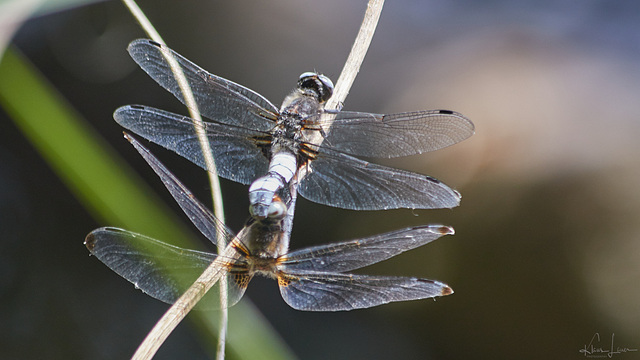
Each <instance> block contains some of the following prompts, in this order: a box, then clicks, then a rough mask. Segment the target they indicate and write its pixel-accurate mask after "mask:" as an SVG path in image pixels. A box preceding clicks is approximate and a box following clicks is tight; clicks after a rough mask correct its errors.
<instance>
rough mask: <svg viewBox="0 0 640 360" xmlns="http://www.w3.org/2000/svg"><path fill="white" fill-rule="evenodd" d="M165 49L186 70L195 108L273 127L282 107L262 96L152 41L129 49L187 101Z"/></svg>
mask: <svg viewBox="0 0 640 360" xmlns="http://www.w3.org/2000/svg"><path fill="white" fill-rule="evenodd" d="M162 49H165V50H167V51H168V52H169V53H171V54H172V55H173V57H174V59H175V60H176V62H177V63H178V65H179V66H180V68H181V69H182V71H183V72H184V75H185V77H186V79H187V82H188V83H189V87H190V88H191V91H192V92H193V95H194V98H195V102H196V104H197V106H198V108H197V109H192V110H196V111H199V112H200V113H201V114H202V115H204V116H205V117H208V118H209V119H212V120H216V121H218V122H221V123H225V124H230V125H235V126H241V127H246V128H249V129H255V130H261V131H268V130H269V129H271V128H272V127H273V125H274V121H275V119H276V118H277V112H278V110H277V108H276V107H275V106H274V105H273V104H272V103H271V102H269V100H267V99H265V98H264V97H263V96H262V95H260V94H258V93H256V92H254V91H252V90H250V89H247V88H246V87H244V86H242V85H239V84H236V83H234V82H232V81H229V80H227V79H224V78H221V77H219V76H216V75H213V74H211V73H209V72H207V71H206V70H204V69H202V68H200V67H199V66H198V65H196V64H194V63H192V62H191V61H189V60H187V59H185V58H184V57H182V56H181V55H180V54H178V53H176V52H175V51H173V50H171V49H169V48H167V47H166V46H163V45H160V44H158V43H156V42H154V41H151V40H147V39H138V40H134V41H133V42H131V44H129V47H128V49H127V50H128V51H129V54H130V55H131V57H132V58H133V60H135V62H136V63H138V65H139V66H140V67H141V68H142V70H144V71H145V72H146V73H147V74H149V76H151V78H153V80H155V81H156V82H157V83H158V84H160V86H162V87H163V88H165V89H167V90H168V91H169V92H170V93H172V94H173V95H174V96H175V97H176V98H178V100H180V101H181V102H182V103H183V104H185V101H184V97H183V95H182V91H181V90H180V87H179V86H178V82H177V81H176V80H175V77H174V76H173V73H172V71H171V68H170V66H169V64H168V63H167V60H166V59H165V57H164V55H163V52H162ZM185 105H186V104H185Z"/></svg>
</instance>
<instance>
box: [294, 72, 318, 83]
mask: <svg viewBox="0 0 640 360" xmlns="http://www.w3.org/2000/svg"><path fill="white" fill-rule="evenodd" d="M316 76H318V74H316V73H314V72H313V71H307V72H303V73H302V74H300V76H299V77H298V82H302V81H304V80H306V79H309V78H310V79H313V78H314V77H316Z"/></svg>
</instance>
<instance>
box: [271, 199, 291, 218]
mask: <svg viewBox="0 0 640 360" xmlns="http://www.w3.org/2000/svg"><path fill="white" fill-rule="evenodd" d="M286 215H287V205H285V204H284V202H282V201H280V200H274V201H273V202H272V203H271V205H269V213H268V214H267V217H268V218H269V219H272V220H280V219H283V218H284V217H285V216H286Z"/></svg>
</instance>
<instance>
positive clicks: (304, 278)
mask: <svg viewBox="0 0 640 360" xmlns="http://www.w3.org/2000/svg"><path fill="white" fill-rule="evenodd" d="M278 284H279V285H280V294H281V295H282V298H283V299H284V301H285V302H286V303H287V304H289V306H291V307H292V308H294V309H297V310H304V311H347V310H354V309H363V308H369V307H373V306H378V305H382V304H387V303H390V302H394V301H407V300H419V299H426V298H432V297H436V296H444V295H449V294H451V293H453V290H452V289H451V288H450V287H449V286H447V285H446V284H443V283H441V282H439V281H434V280H426V279H417V278H409V277H393V276H367V275H352V274H327V273H314V272H295V273H287V274H280V275H279V276H278Z"/></svg>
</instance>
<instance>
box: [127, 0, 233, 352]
mask: <svg viewBox="0 0 640 360" xmlns="http://www.w3.org/2000/svg"><path fill="white" fill-rule="evenodd" d="M123 2H124V3H125V5H126V6H127V7H128V8H129V11H131V13H132V14H133V16H134V17H135V18H136V19H137V20H138V22H139V23H140V25H141V26H142V28H143V29H144V30H145V32H146V33H147V34H148V35H149V37H150V38H151V39H152V40H154V41H156V42H158V43H160V44H164V40H162V37H161V36H160V34H159V33H158V32H157V31H156V30H155V28H154V27H153V25H152V24H151V22H150V21H149V20H148V18H147V17H146V16H145V15H144V13H143V12H142V10H141V9H140V8H139V7H138V5H137V4H136V3H135V1H133V0H123ZM161 49H162V53H163V55H164V57H165V59H166V60H167V63H168V64H169V66H170V67H171V71H172V72H173V76H174V77H175V79H176V81H177V82H178V86H179V87H180V90H181V92H182V95H183V97H184V100H185V104H186V105H187V108H188V110H189V115H190V116H191V118H192V119H193V121H194V124H193V125H194V129H195V131H196V134H197V136H198V141H199V143H200V148H201V150H202V154H203V157H204V161H205V164H206V167H207V170H208V171H207V173H208V174H209V183H210V184H211V196H212V198H213V211H214V214H215V215H216V217H217V218H218V219H220V221H222V223H224V222H225V219H224V207H223V204H222V192H221V190H220V181H219V179H218V172H217V170H216V164H215V161H214V159H213V155H212V152H211V147H210V146H209V140H208V139H207V136H206V134H205V132H204V124H203V122H202V118H201V117H200V112H199V111H197V109H198V105H197V104H196V102H195V99H194V97H193V92H192V91H191V87H190V86H189V83H188V82H187V79H186V78H185V76H184V73H183V72H182V70H181V69H180V66H179V65H178V63H177V61H176V60H175V59H174V58H173V56H172V55H171V52H170V51H168V50H167V47H162V48H161ZM220 235H221V234H218V239H217V240H218V242H217V244H218V253H219V254H220V253H221V252H222V251H223V249H224V248H225V246H226V245H227V244H225V243H224V239H223V238H222V236H220ZM210 269H211V268H209V269H207V270H208V271H207V272H209V270H210ZM207 272H205V274H206V273H207ZM203 275H204V274H203ZM219 280H220V303H221V304H226V303H227V279H226V277H222V278H221V279H219ZM213 284H215V282H214V283H213ZM213 284H212V285H213ZM196 285H198V283H197V282H196V283H194V286H193V288H195V287H196ZM189 290H191V288H190V289H189ZM191 292H192V291H187V293H191ZM183 299H184V300H188V298H186V297H185V296H182V297H181V298H180V299H179V300H178V301H177V302H176V303H175V304H174V305H173V307H172V308H170V309H169V311H167V313H166V314H165V315H164V316H163V317H162V319H160V321H159V322H158V324H156V327H159V325H160V328H162V329H164V330H163V332H162V334H163V337H156V336H154V335H153V330H152V332H151V333H149V335H147V338H145V340H144V342H143V343H142V344H141V345H140V348H142V347H143V345H145V343H146V342H147V341H154V342H158V345H157V347H156V350H155V351H157V349H158V348H159V347H160V345H161V344H162V343H163V342H164V340H165V339H166V338H167V336H169V334H170V333H171V331H173V329H174V328H175V327H176V326H177V325H178V323H180V321H181V320H182V318H184V316H186V314H187V313H188V312H189V311H190V310H191V308H192V307H193V305H195V303H194V304H193V305H191V306H190V307H188V308H187V306H188V305H187V304H182V303H181V300H183ZM174 308H175V309H174ZM179 309H182V311H180V310H179ZM172 310H174V311H172ZM177 311H179V312H180V313H182V312H183V313H184V315H183V316H182V317H180V318H179V319H174V320H173V321H171V319H172V318H171V316H173V314H174V313H175V312H177ZM164 319H167V320H166V321H170V322H168V323H167V325H166V328H165V327H164V326H163V325H161V324H162V322H163V321H164ZM176 320H177V322H175V321H176ZM174 322H175V324H174V325H172V326H170V325H169V324H173V323H174ZM227 324H228V311H227V308H226V306H223V310H222V311H221V313H220V326H219V331H218V334H219V335H218V346H217V350H216V353H217V356H216V358H217V359H218V360H222V359H224V353H225V344H226V333H227ZM156 327H154V329H155V328H156ZM145 347H146V346H145ZM155 351H153V353H150V354H149V357H148V358H151V357H152V356H153V355H154V354H155ZM136 354H137V352H136ZM134 357H135V355H134ZM143 359H147V357H144V358H143Z"/></svg>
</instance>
